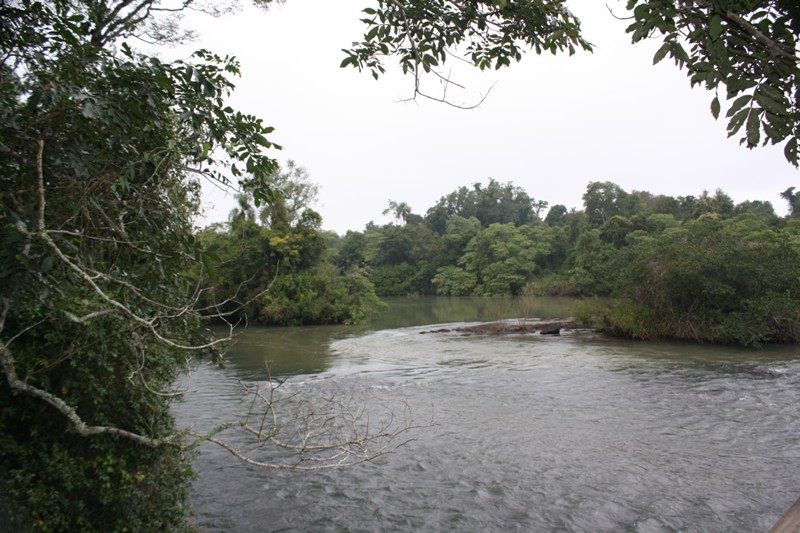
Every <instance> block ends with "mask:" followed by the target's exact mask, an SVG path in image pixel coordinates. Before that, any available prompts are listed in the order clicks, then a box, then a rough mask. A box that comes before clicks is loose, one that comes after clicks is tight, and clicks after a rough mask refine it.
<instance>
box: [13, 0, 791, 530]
mask: <svg viewBox="0 0 800 533" xmlns="http://www.w3.org/2000/svg"><path fill="white" fill-rule="evenodd" d="M254 3H255V4H258V5H262V6H268V5H269V4H271V3H272V0H254ZM220 6H221V7H220ZM627 7H628V9H629V10H631V13H632V16H633V17H634V19H633V22H632V24H631V26H630V28H629V31H630V32H631V34H632V39H633V40H634V41H639V40H642V39H644V38H648V37H659V38H661V39H663V41H664V47H662V49H661V50H660V51H659V53H658V54H657V56H656V58H655V59H656V60H660V59H663V58H665V57H667V56H669V57H671V58H672V59H674V61H675V62H676V63H677V64H678V66H680V67H683V68H685V69H686V70H687V72H688V73H689V75H690V77H691V78H690V80H691V83H693V84H697V83H699V84H703V85H705V86H706V87H708V88H710V89H712V90H714V91H715V92H716V93H717V94H718V96H715V98H714V99H713V100H712V104H711V111H712V114H714V115H715V116H718V115H719V114H720V113H721V107H722V102H724V101H728V102H730V105H728V106H727V107H728V109H727V112H726V114H727V116H728V120H729V133H730V134H731V135H739V136H740V137H741V139H742V142H743V143H744V144H745V145H746V146H748V147H752V146H755V145H757V144H760V143H765V142H771V143H782V144H783V146H784V149H785V150H784V151H785V154H786V157H787V159H788V160H789V161H790V162H792V163H793V164H795V165H796V164H797V162H798V149H797V136H798V112H799V111H798V109H800V107H798V102H797V95H798V94H800V91H798V80H800V76H798V64H797V47H796V46H797V45H796V41H797V36H798V34H799V33H800V28H799V27H798V20H800V17H799V16H798V9H797V3H796V2H793V1H792V0H770V1H767V0H763V1H760V0H727V1H725V2H717V1H713V2H677V3H676V2H668V1H663V0H630V1H629V2H628V4H627ZM226 8H227V4H224V3H220V4H219V5H217V6H215V5H214V2H199V1H195V0H180V1H175V2H171V1H170V0H137V1H132V0H4V1H3V2H2V3H0V118H1V119H0V155H1V157H0V209H1V210H0V241H2V247H0V365H2V368H3V375H4V377H5V379H4V380H3V381H2V383H1V384H0V504H2V505H0V507H1V508H2V509H0V518H2V519H3V521H4V522H5V524H4V525H7V526H8V528H19V529H22V530H36V531H86V532H91V531H103V532H110V531H174V530H181V529H187V528H189V527H190V525H189V523H188V522H187V520H186V519H187V517H188V516H189V515H190V509H189V507H188V505H187V500H186V497H187V494H188V492H189V489H190V485H189V483H190V480H191V478H192V470H191V459H192V451H193V449H194V447H195V446H196V445H197V444H198V442H201V441H204V440H205V441H208V439H209V438H210V437H207V436H206V437H203V436H199V437H196V438H195V436H190V435H189V434H188V433H185V432H178V431H177V430H176V428H175V424H174V420H173V419H172V416H171V414H170V411H169V405H170V401H172V399H173V398H175V397H176V396H177V392H176V391H173V390H172V389H171V384H172V383H173V381H174V380H175V378H176V376H178V375H179V374H180V373H181V372H182V371H183V370H184V369H185V368H186V365H187V361H188V358H189V357H190V356H193V355H195V354H206V355H208V356H209V357H211V358H215V357H217V356H218V346H219V340H217V339H214V338H211V337H209V336H208V335H206V334H205V333H204V331H203V329H202V325H203V324H204V323H205V322H206V321H207V320H209V319H211V318H220V319H221V318H223V317H224V316H226V315H227V316H229V317H230V316H231V313H233V315H236V314H237V313H245V312H248V311H249V313H248V314H252V315H253V316H254V317H255V318H254V320H256V321H258V322H260V323H272V322H275V323H300V322H304V321H305V320H311V321H315V322H328V321H348V320H355V319H358V318H359V317H360V315H361V314H362V313H364V312H365V310H366V309H368V308H370V307H371V306H373V305H374V299H373V298H372V295H371V286H370V284H369V283H370V281H371V282H372V283H373V284H374V285H375V287H377V288H378V290H379V291H380V292H381V293H382V294H406V293H433V292H436V293H440V294H501V293H512V294H513V293H516V292H518V291H520V290H522V289H523V288H524V287H525V286H527V285H529V284H530V283H532V282H533V283H537V284H539V286H540V287H541V290H542V291H543V292H551V293H562V294H581V295H591V294H607V295H616V296H617V297H619V299H620V301H621V302H627V304H624V305H623V306H622V307H620V308H619V310H617V311H616V312H615V313H609V315H608V317H607V319H608V323H609V328H616V329H617V330H618V331H620V332H622V333H626V334H629V335H632V336H637V335H638V336H654V335H666V336H675V337H680V336H686V335H689V336H694V337H698V338H701V337H700V336H698V335H696V334H695V332H696V331H698V330H699V329H700V328H702V329H703V330H704V331H706V332H710V333H707V334H704V335H703V336H702V338H709V339H711V340H719V341H726V340H732V341H740V342H744V343H747V344H754V343H758V342H768V341H773V340H790V339H793V338H796V331H797V326H796V324H797V307H796V304H795V303H794V302H795V301H796V300H797V298H796V295H797V286H796V284H797V280H798V276H797V272H796V270H797V268H798V264H800V262H798V261H797V257H796V254H797V237H796V235H797V233H796V227H797V226H796V221H795V220H794V216H793V217H791V218H790V219H788V220H787V219H780V218H778V217H775V216H774V214H772V213H771V210H770V209H769V208H768V206H765V205H762V204H756V203H752V204H748V205H739V206H730V205H729V204H730V202H726V201H725V197H724V195H723V194H722V193H717V194H715V195H711V196H710V195H702V196H701V197H699V198H696V199H693V200H692V201H689V200H688V199H684V200H685V201H684V200H681V199H674V200H675V202H677V204H676V205H672V206H670V205H666V206H660V204H658V201H657V200H659V201H660V199H659V198H658V197H657V198H655V199H653V198H646V197H645V195H644V193H635V192H631V193H625V192H624V191H618V190H617V189H618V188H614V187H612V186H611V185H607V184H606V185H604V184H600V185H598V187H597V191H595V192H594V193H592V194H589V191H587V195H588V199H587V201H586V204H585V207H586V208H585V210H584V211H582V212H573V211H568V210H567V209H566V208H564V207H559V206H555V207H553V208H552V209H550V210H549V211H548V213H547V214H546V215H545V218H544V220H541V219H540V216H541V215H544V213H543V205H542V204H541V203H538V204H537V203H528V202H527V199H526V197H525V196H526V195H525V194H524V192H523V191H521V190H519V189H517V188H515V187H513V186H509V185H503V184H500V183H490V184H489V186H487V187H486V188H485V189H483V188H481V190H480V191H478V190H475V188H474V187H473V188H472V189H469V188H467V189H466V190H464V191H457V192H456V194H455V196H454V197H453V198H452V199H450V198H449V197H448V198H445V199H443V200H442V202H440V204H441V205H440V204H437V206H436V207H435V208H434V211H435V213H432V214H431V215H430V216H428V215H426V216H425V217H422V216H414V215H413V213H409V212H407V210H402V211H401V213H400V216H401V219H402V220H404V222H405V223H403V224H395V225H390V226H387V227H383V228H368V229H367V231H364V232H351V233H348V234H347V235H345V236H344V237H343V238H342V239H341V240H339V239H334V238H333V236H330V235H327V234H325V233H321V232H320V231H319V217H318V216H316V215H315V213H313V211H308V210H300V211H294V210H293V207H292V206H290V205H289V204H288V203H287V204H282V200H281V198H282V197H283V194H284V193H283V192H281V190H280V189H283V188H284V185H286V186H287V187H288V184H281V183H280V179H282V178H281V174H280V172H281V171H279V168H278V164H277V161H276V159H275V156H274V152H273V150H277V149H279V148H280V147H279V146H277V145H275V144H274V143H273V140H272V139H273V136H272V134H273V130H272V128H271V127H269V126H267V125H266V124H264V123H263V121H262V120H261V119H259V118H258V117H254V116H250V115H248V114H246V113H242V112H240V111H237V110H235V109H233V108H232V107H231V106H229V105H228V103H227V98H228V96H229V95H230V93H231V91H232V90H233V89H234V84H233V82H232V78H234V77H236V76H238V75H239V66H238V63H237V62H236V60H235V58H232V57H227V56H224V55H218V54H217V53H214V52H211V51H207V50H198V52H197V53H196V54H194V55H193V56H192V57H191V58H188V59H186V60H181V61H164V60H162V59H160V58H159V57H158V56H157V55H156V54H154V53H150V52H142V51H141V50H138V49H137V48H136V43H138V42H141V41H145V42H149V43H155V44H158V43H167V42H174V41H177V40H181V39H184V38H185V37H186V36H187V35H186V33H185V32H184V29H183V28H182V27H181V26H180V24H179V21H178V20H177V19H176V18H175V16H176V15H178V16H179V15H180V12H181V11H182V10H185V9H207V10H209V11H211V12H216V13H218V12H220V11H224V10H225V9H226ZM364 13H365V18H364V22H365V24H366V25H367V28H366V31H365V34H364V36H363V40H362V41H361V42H360V43H358V44H356V45H354V47H353V49H352V50H348V51H345V56H344V60H343V62H342V65H343V66H352V67H356V68H359V69H363V70H367V71H370V72H371V73H372V74H373V75H374V76H376V77H379V76H380V74H382V73H383V72H384V69H385V66H384V61H385V60H386V59H387V58H394V59H396V60H397V61H398V62H399V64H400V68H401V69H402V70H403V71H404V72H406V73H408V74H409V75H411V76H412V79H413V83H414V84H415V85H414V87H415V92H416V94H418V95H420V96H425V93H424V91H423V90H421V85H420V81H421V79H422V78H423V76H424V75H425V74H430V75H433V76H436V75H437V74H439V75H440V73H439V71H438V69H439V67H440V66H441V65H443V64H444V63H445V62H446V60H447V58H448V57H452V56H451V55H450V54H454V53H455V54H456V55H458V53H459V52H462V53H466V59H467V60H468V61H470V62H471V63H473V64H475V65H476V66H478V67H479V68H501V67H504V66H509V65H510V64H511V63H512V61H517V60H519V59H520V58H521V56H522V52H523V51H525V50H526V49H532V50H533V51H535V52H537V53H541V52H554V53H555V52H558V51H565V52H568V53H573V52H574V51H576V50H577V49H590V48H591V45H590V43H589V41H587V40H586V39H585V38H584V37H583V35H582V34H581V28H580V23H579V20H578V19H577V18H576V17H575V16H574V15H573V14H572V13H571V12H570V11H569V9H568V7H567V6H566V3H565V2H563V1H561V0H553V1H536V2H533V1H522V0H521V1H509V0H456V1H453V0H375V1H374V2H372V3H371V5H370V6H369V7H367V8H365V10H364ZM721 89H722V92H721V93H720V90H721ZM203 179H208V180H212V181H215V182H217V183H219V184H220V185H221V186H225V187H227V186H231V187H235V188H238V189H240V190H241V191H242V192H243V193H244V194H245V195H246V196H245V198H244V201H243V202H242V205H241V209H240V213H239V214H238V215H237V216H234V217H232V220H231V221H230V225H229V227H220V228H214V229H210V230H207V231H205V232H203V233H201V234H200V235H197V234H196V233H195V232H194V228H193V226H192V220H193V217H194V216H195V215H196V214H197V213H198V210H199V183H200V180H203ZM590 187H591V186H590ZM484 191H491V192H490V194H492V195H494V194H497V195H500V196H498V198H501V199H502V201H503V202H506V203H507V205H508V207H509V209H502V210H497V209H492V207H493V206H490V205H486V204H484V203H482V199H483V198H484V196H485V192H484ZM595 193H596V194H595ZM623 193H624V194H623ZM787 196H791V198H792V202H794V203H792V206H793V209H794V208H795V207H796V205H797V202H796V196H795V195H794V192H793V191H791V190H790V191H787ZM462 197H463V198H462ZM687 198H688V197H687ZM651 200H652V205H651ZM668 200H669V199H667V200H666V203H667V204H669V201H668ZM251 204H252V207H254V208H260V207H262V206H268V207H269V210H268V211H267V214H266V215H264V216H265V217H266V218H265V220H266V221H267V222H266V223H258V222H256V221H255V219H254V218H251V217H250V215H249V214H248V211H247V209H246V208H247V206H249V205H251ZM640 204H641V205H643V206H646V207H641V206H640ZM729 207H730V209H731V210H732V212H728V208H729ZM739 211H741V212H739ZM262 213H263V211H262ZM795 213H796V210H794V211H793V215H794V214H795ZM322 242H331V243H332V246H331V247H329V248H328V251H327V252H326V251H325V250H324V249H323V248H322V246H321V243H322ZM688 243H700V244H697V247H698V250H697V251H696V252H692V253H688V252H687V253H685V254H684V253H681V254H677V253H675V252H676V251H677V250H681V251H683V249H684V248H686V247H687V246H688V245H689V244H688ZM700 250H711V251H712V252H713V254H714V255H716V256H717V260H715V261H710V262H709V261H706V260H705V259H703V260H702V261H701V258H702V257H703V256H702V254H701V253H700ZM237 254H243V255H241V257H243V258H244V259H242V260H239V259H233V258H236V257H240V256H239V255H237ZM326 254H328V255H326ZM756 257H758V258H759V261H760V262H761V265H760V266H759V267H758V268H760V269H757V266H758V265H756V264H755V262H756V261H755V258H756ZM231 259H233V260H234V262H235V263H236V264H233V263H227V264H226V263H225V261H228V260H231ZM250 260H252V262H250V263H248V261H250ZM637 262H638V263H639V264H640V265H641V268H638V269H634V268H633V265H635V264H637ZM615 265H618V266H620V268H616V267H615ZM709 265H712V266H714V268H717V269H722V272H723V275H716V276H714V277H713V279H712V277H711V276H710V270H709ZM623 266H628V267H631V268H628V269H627V270H626V269H625V268H622V267H623ZM239 267H242V268H243V269H244V270H245V272H238V271H237V269H238V268H239ZM251 267H253V268H252V270H250V268H251ZM765 267H769V268H768V269H766V268H765ZM755 274H758V276H756V275H755ZM237 276H238V277H237ZM688 280H691V284H689V285H686V287H685V289H686V290H684V291H677V292H672V291H673V289H674V288H676V286H677V285H679V282H683V281H688ZM226 284H228V285H226ZM229 291H230V293H229V294H223V293H228V292H229ZM265 291H266V292H265ZM315 291H316V292H315ZM648 291H650V293H652V294H649V293H648ZM698 292H699V294H701V295H702V296H703V298H704V299H703V300H702V301H698V300H697V296H698ZM212 293H213V294H212ZM320 294H324V295H326V296H325V297H323V298H319V297H318V295H320ZM310 295H313V296H310ZM328 295H329V296H328ZM345 295H346V297H345V302H347V305H348V306H349V307H350V309H342V308H340V307H339V305H341V304H340V302H341V298H342V297H344V296H345ZM348 298H350V300H347V299H348ZM359 298H360V300H359ZM298 301H300V302H306V303H311V302H312V301H313V302H317V301H319V302H321V303H320V308H319V309H315V310H314V311H313V312H312V313H310V316H305V315H306V314H308V312H307V310H305V309H302V310H299V311H298V309H295V307H297V302H298ZM365 302H366V305H365ZM703 302H706V303H703ZM329 304H330V305H329ZM242 306H244V307H242ZM633 306H639V308H638V309H635V308H634V307H633ZM303 307H305V306H303ZM244 308H247V309H244ZM655 309H658V310H659V315H660V314H661V311H664V312H665V314H664V315H663V316H666V317H667V318H668V320H665V322H666V323H672V324H673V327H671V328H670V329H669V331H666V332H664V331H658V330H657V329H656V328H655V326H656V325H653V324H652V320H650V322H651V325H650V326H645V327H640V326H639V325H637V324H636V321H637V320H639V318H637V317H648V316H654V315H653V314H652V313H651V315H648V314H647V313H648V311H651V312H652V311H653V310H655ZM633 310H635V311H636V312H635V313H634V312H633ZM687 310H688V311H689V312H693V313H697V316H698V317H699V318H700V320H697V321H693V322H691V323H690V325H689V326H687V325H686V319H685V313H686V312H687ZM634 326H636V327H635V329H634ZM687 332H688V333H687Z"/></svg>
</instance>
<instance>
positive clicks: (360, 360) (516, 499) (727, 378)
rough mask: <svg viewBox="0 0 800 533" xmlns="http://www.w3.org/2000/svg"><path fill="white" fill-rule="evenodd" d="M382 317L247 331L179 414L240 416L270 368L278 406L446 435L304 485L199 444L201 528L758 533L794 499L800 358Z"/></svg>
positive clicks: (302, 479)
mask: <svg viewBox="0 0 800 533" xmlns="http://www.w3.org/2000/svg"><path fill="white" fill-rule="evenodd" d="M390 305H391V308H390V311H389V312H388V313H387V314H386V315H384V316H383V317H382V318H381V319H380V321H379V322H377V323H374V324H373V325H371V326H369V327H358V328H352V327H350V328H348V327H314V328H288V329H251V330H249V331H248V332H247V333H245V334H244V335H243V336H242V337H241V338H240V341H239V343H238V344H237V345H236V346H235V347H234V348H233V349H232V350H231V351H230V353H229V354H228V358H229V364H228V366H227V367H226V368H225V369H224V370H220V369H217V368H215V367H212V366H211V365H208V364H205V363H197V364H196V365H194V367H193V369H192V371H191V373H190V375H189V376H187V379H186V383H188V386H189V388H190V390H191V392H190V393H189V394H188V395H187V397H186V399H185V400H184V401H183V402H182V403H181V404H178V405H176V407H175V411H176V415H177V417H178V419H179V422H180V423H181V424H184V425H187V424H194V425H195V427H196V428H197V429H203V428H208V427H211V426H212V425H214V424H216V423H219V422H221V421H224V420H228V419H232V418H235V417H236V416H239V415H242V414H243V413H246V412H247V410H248V409H249V408H250V399H249V397H248V396H247V395H245V394H243V392H242V388H241V384H242V383H244V384H245V385H250V386H253V385H260V386H262V387H263V386H265V385H266V381H267V374H266V369H265V364H266V363H269V365H270V368H271V372H272V376H273V377H276V378H278V377H281V378H282V377H286V376H291V377H289V379H288V381H286V383H284V385H283V386H282V387H281V392H283V393H285V394H288V395H293V394H297V396H296V397H295V398H302V399H303V400H309V401H314V400H315V399H317V400H320V399H324V398H330V397H337V398H344V399H347V400H348V401H350V402H351V404H352V405H358V406H365V407H366V409H367V410H368V412H369V414H370V415H371V416H375V420H376V421H377V420H378V419H379V418H380V417H381V416H384V414H385V413H387V412H389V411H394V412H395V413H397V414H404V413H406V412H407V411H406V409H408V410H409V411H410V413H411V416H412V417H413V420H414V421H415V422H427V421H429V420H431V418H432V420H433V421H434V422H435V425H432V426H430V427H425V428H422V429H419V430H417V431H415V432H414V433H413V437H414V438H415V439H416V440H414V441H413V442H410V443H409V444H407V445H405V446H403V447H402V448H400V449H398V450H396V452H395V453H392V454H390V455H386V456H383V457H381V458H380V459H379V460H377V461H375V462H373V463H364V464H360V465H357V466H354V467H350V468H347V469H340V470H327V471H322V472H312V473H299V472H291V471H274V470H262V469H258V468H255V467H250V466H247V465H244V464H242V463H241V462H239V461H237V459H235V458H234V457H232V456H231V455H230V454H229V453H228V452H226V451H224V450H222V449H220V448H218V447H215V446H214V445H212V444H206V445H203V447H202V448H201V453H200V455H199V457H198V458H197V460H196V463H195V468H196V470H197V471H198V473H199V479H198V480H197V482H196V484H195V490H194V494H193V497H192V503H193V505H194V509H195V514H196V522H197V524H198V525H199V526H200V527H201V528H202V529H203V530H205V531H451V530H453V531H576V532H577V531H585V532H599V531H608V532H612V531H613V532H617V531H631V532H666V531H719V532H729V531H754V532H755V531H766V530H768V529H769V527H770V526H771V525H772V524H773V523H774V522H775V521H776V520H777V518H778V517H779V516H780V515H781V514H782V513H783V511H784V510H785V509H786V508H788V507H789V506H790V505H791V503H793V502H794V501H795V500H796V499H797V497H798V496H800V416H798V415H800V349H798V348H797V347H778V348H770V349H767V350H763V351H750V350H739V349H733V348H724V347H723V348H721V347H711V346H694V345H688V344H679V343H641V342H622V341H617V340H611V339H607V338H604V337H602V336H599V335H596V334H593V333H579V334H573V335H564V336H561V337H542V336H511V337H464V336H460V335H457V334H421V332H423V331H427V330H430V329H432V328H431V325H438V324H445V323H451V322H457V323H459V324H461V323H471V322H475V321H482V320H493V319H498V318H507V317H511V316H514V313H515V311H518V310H516V309H514V308H513V305H512V304H511V303H509V302H508V301H505V300H492V299H489V300H486V299H483V300H481V299H478V300H476V299H414V300H409V299H397V300H390ZM573 305H574V302H569V301H563V300H541V301H539V302H538V303H537V306H536V307H534V308H532V309H527V311H528V312H529V316H530V317H533V316H540V317H542V318H547V317H552V316H565V315H568V314H570V309H571V306H573ZM373 413H374V415H373ZM230 439H231V441H232V442H233V443H234V444H236V445H237V446H241V447H243V448H245V449H247V450H248V451H250V452H251V453H252V454H253V455H254V456H257V457H258V458H259V459H260V460H279V459H285V457H283V456H281V455H280V454H279V453H278V452H276V451H274V450H271V449H270V448H269V447H263V448H258V447H253V446H250V445H248V444H247V443H246V442H245V441H244V440H239V437H238V436H236V435H233V436H231V437H230ZM248 446H249V447H248Z"/></svg>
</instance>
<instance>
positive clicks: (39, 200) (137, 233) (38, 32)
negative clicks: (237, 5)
mask: <svg viewBox="0 0 800 533" xmlns="http://www.w3.org/2000/svg"><path fill="white" fill-rule="evenodd" d="M152 7H154V6H153V3H152V2H147V1H145V2H140V3H135V4H134V3H131V2H126V1H120V2H94V1H85V2H81V1H75V2H62V1H55V0H53V1H34V0H21V1H19V2H13V3H8V2H6V3H3V5H2V7H1V8H0V9H2V17H3V18H2V24H0V46H1V47H2V53H0V58H2V64H0V116H1V117H2V120H1V121H0V124H1V125H0V152H2V157H0V174H2V176H3V179H2V180H0V241H2V243H3V244H2V247H0V363H1V364H2V368H3V374H4V377H5V379H4V380H3V382H2V384H0V412H2V416H0V435H2V445H0V492H2V493H3V494H4V498H3V499H4V500H5V495H8V497H9V498H10V500H11V501H12V505H13V507H14V510H15V512H14V519H15V520H16V521H18V522H19V525H20V527H22V528H23V529H28V528H32V529H36V530H51V531H122V530H139V531H165V530H171V529H177V528H181V527H182V524H183V520H184V518H185V516H186V514H187V511H188V509H187V506H186V502H185V497H186V495H187V493H188V489H189V484H188V481H189V480H190V479H191V476H192V472H191V468H190V460H191V451H190V449H189V448H187V445H188V444H189V443H187V442H186V435H182V434H178V433H176V428H175V427H174V424H173V420H172V418H171V416H170V414H169V401H170V398H171V397H173V396H174V394H173V392H172V391H171V390H170V386H171V383H172V381H173V380H174V378H175V377H176V375H177V373H178V372H180V371H181V369H182V368H184V365H185V361H186V355H187V353H191V352H195V351H201V350H202V349H205V350H206V351H210V350H212V349H213V347H214V346H215V342H214V341H210V340H205V339H203V337H202V336H200V335H199V332H198V329H197V327H198V325H199V323H200V319H199V312H198V308H197V307H198V302H197V294H198V293H197V288H198V285H197V279H196V278H195V277H193V276H192V275H191V274H190V273H191V272H192V271H195V272H199V273H200V274H199V275H200V276H204V275H205V273H206V272H207V270H208V268H207V266H206V265H210V264H211V263H212V262H213V260H211V258H210V257H209V256H208V255H207V254H206V252H205V251H204V250H203V249H202V247H200V246H198V244H197V242H196V240H195V239H194V237H193V236H192V227H191V220H192V217H193V216H194V215H195V214H196V213H197V210H198V206H199V202H198V194H199V187H198V182H197V178H198V176H206V177H208V178H210V179H216V180H218V181H222V182H223V183H226V184H227V183H229V181H230V180H229V179H228V178H227V177H225V173H229V175H232V176H233V177H234V178H239V181H240V182H241V183H242V184H243V185H246V186H248V187H249V188H250V190H252V191H253V192H254V194H255V196H254V198H255V201H256V202H262V201H264V200H266V199H267V198H268V197H269V195H270V192H271V191H270V189H269V186H268V184H267V183H266V182H265V181H264V180H263V178H265V177H266V176H267V175H269V173H271V172H272V171H273V170H274V168H275V163H274V161H273V160H272V159H271V158H269V157H267V156H266V155H264V153H263V152H262V150H263V149H264V148H269V147H270V146H272V145H271V143H270V142H269V141H268V140H267V137H266V136H267V135H268V134H269V133H270V132H271V129H270V128H267V127H265V126H264V125H263V124H262V122H261V121H260V120H258V119H256V118H254V117H251V116H248V115H244V114H241V113H238V112H236V111H235V110H233V109H231V108H230V107H228V106H227V105H226V104H225V103H224V100H225V98H226V97H227V95H228V94H229V93H230V91H231V90H232V88H233V85H232V83H231V81H230V79H229V78H230V77H231V76H234V75H237V74H238V65H237V63H236V62H235V61H234V60H233V59H231V58H221V57H218V56H215V55H213V54H211V53H209V52H205V51H201V52H198V53H197V54H195V55H194V57H193V58H192V59H191V60H190V61H177V62H173V63H165V62H163V61H160V60H159V59H158V58H156V57H152V56H145V55H141V54H139V53H137V52H135V51H133V50H132V49H131V48H130V47H128V46H127V45H126V44H125V43H124V42H120V41H118V39H122V38H124V37H126V36H130V35H132V34H133V33H134V32H137V33H138V32H142V31H155V30H154V28H153V27H152V26H144V25H142V24H144V21H145V18H146V15H147V13H148V12H149V10H150V8H152ZM140 23H141V24H140ZM112 42H113V43H114V46H113V47H112V46H111V44H112ZM210 168H211V169H214V170H208V169H210ZM245 173H247V176H248V177H245Z"/></svg>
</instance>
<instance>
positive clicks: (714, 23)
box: [708, 14, 722, 41]
mask: <svg viewBox="0 0 800 533" xmlns="http://www.w3.org/2000/svg"><path fill="white" fill-rule="evenodd" d="M708 34H709V35H710V36H711V39H712V40H714V41H716V40H717V39H719V36H720V35H721V34H722V17H720V16H719V15H718V14H715V15H714V16H713V17H711V22H709V24H708Z"/></svg>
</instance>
